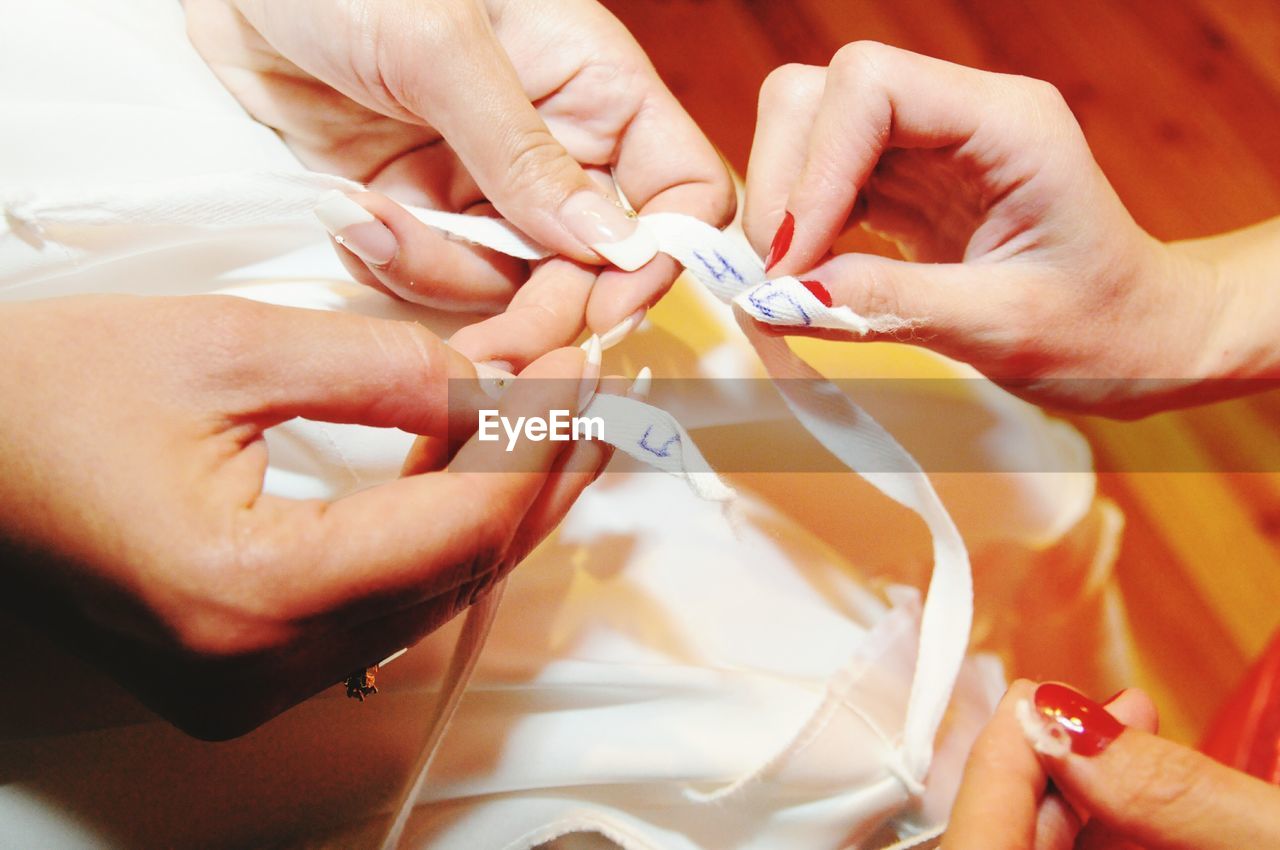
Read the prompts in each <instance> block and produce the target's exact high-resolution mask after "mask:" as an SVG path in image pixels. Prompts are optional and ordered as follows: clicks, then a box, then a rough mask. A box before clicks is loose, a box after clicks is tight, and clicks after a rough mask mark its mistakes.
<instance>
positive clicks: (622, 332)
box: [600, 307, 648, 351]
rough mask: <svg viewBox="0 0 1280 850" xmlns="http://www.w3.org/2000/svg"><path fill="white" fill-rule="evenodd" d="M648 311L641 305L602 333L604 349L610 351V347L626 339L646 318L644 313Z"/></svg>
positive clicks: (601, 345) (601, 339)
mask: <svg viewBox="0 0 1280 850" xmlns="http://www.w3.org/2000/svg"><path fill="white" fill-rule="evenodd" d="M647 312H648V311H647V310H646V309H645V308H643V307H641V308H640V309H639V310H636V311H635V312H634V313H632V314H631V315H630V316H627V317H626V318H625V319H623V320H622V321H621V322H618V324H616V325H614V326H613V327H611V328H609V330H607V331H605V332H604V333H603V334H601V335H600V348H601V349H602V350H604V351H608V350H609V349H610V348H613V347H614V346H615V345H617V344H618V343H620V342H622V341H623V340H624V339H626V338H627V337H628V336H629V335H630V334H631V332H632V331H634V330H635V329H636V327H637V326H638V325H639V324H640V321H641V320H642V319H643V318H644V314H645V313H647Z"/></svg>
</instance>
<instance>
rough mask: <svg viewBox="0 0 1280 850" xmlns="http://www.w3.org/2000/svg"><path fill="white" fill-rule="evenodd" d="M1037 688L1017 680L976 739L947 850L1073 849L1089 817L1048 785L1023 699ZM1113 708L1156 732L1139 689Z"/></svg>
mask: <svg viewBox="0 0 1280 850" xmlns="http://www.w3.org/2000/svg"><path fill="white" fill-rule="evenodd" d="M1035 690H1036V685H1035V683H1033V682H1028V681H1026V680H1019V681H1017V682H1014V683H1013V684H1012V685H1011V686H1010V687H1009V690H1008V692H1007V693H1006V694H1005V696H1004V698H1003V699H1002V700H1001V701H1000V705H999V706H997V708H996V712H995V714H994V715H993V717H992V719H991V722H990V723H989V724H988V725H987V726H986V728H985V729H983V731H982V734H981V735H979V736H978V739H977V740H976V741H975V742H974V745H973V749H972V750H971V752H970V754H969V760H968V762H967V763H966V764H965V772H964V779H963V782H962V784H961V786H960V793H959V795H958V796H957V798H956V802H955V806H954V807H953V809H952V814H951V822H950V824H949V825H948V827H947V838H946V846H947V847H948V848H949V850H966V848H972V850H979V848H981V850H1000V848H1008V850H1069V848H1071V847H1072V846H1073V844H1074V842H1075V839H1076V835H1077V833H1079V831H1080V828H1081V825H1082V822H1083V817H1082V814H1081V813H1080V812H1077V810H1076V809H1075V808H1074V807H1073V806H1072V805H1071V804H1070V803H1069V802H1068V801H1067V800H1066V799H1065V798H1064V797H1063V796H1062V795H1061V794H1060V793H1058V791H1057V790H1056V789H1055V788H1054V787H1053V786H1052V785H1050V784H1049V775H1048V773H1047V772H1046V771H1045V769H1044V767H1043V766H1042V765H1041V763H1040V761H1039V759H1038V758H1037V755H1036V752H1035V750H1033V749H1032V747H1031V746H1030V744H1029V743H1028V741H1027V739H1026V737H1025V734H1024V732H1023V727H1022V723H1021V720H1020V718H1019V703H1021V702H1027V701H1030V700H1031V699H1033V696H1034V693H1035ZM1108 708H1109V710H1111V711H1112V712H1114V713H1115V714H1116V716H1117V717H1122V718H1124V719H1125V721H1126V722H1129V723H1132V724H1133V725H1134V726H1135V727H1136V728H1141V729H1152V730H1153V729H1154V728H1155V724H1156V718H1155V709H1154V706H1152V705H1151V701H1150V700H1149V699H1147V697H1146V696H1145V695H1144V694H1142V693H1141V692H1139V691H1133V690H1129V691H1124V692H1122V693H1121V694H1119V695H1117V697H1116V698H1114V700H1113V701H1112V702H1110V703H1108Z"/></svg>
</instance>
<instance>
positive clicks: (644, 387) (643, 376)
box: [627, 366, 653, 399]
mask: <svg viewBox="0 0 1280 850" xmlns="http://www.w3.org/2000/svg"><path fill="white" fill-rule="evenodd" d="M652 386H653V372H651V371H650V370H649V367H648V366H645V367H644V368H642V369H641V370H640V371H639V372H637V373H636V379H635V381H634V382H633V383H632V384H631V389H629V390H627V395H629V396H631V397H632V398H641V399H643V398H648V397H649V390H650V389H651V388H652Z"/></svg>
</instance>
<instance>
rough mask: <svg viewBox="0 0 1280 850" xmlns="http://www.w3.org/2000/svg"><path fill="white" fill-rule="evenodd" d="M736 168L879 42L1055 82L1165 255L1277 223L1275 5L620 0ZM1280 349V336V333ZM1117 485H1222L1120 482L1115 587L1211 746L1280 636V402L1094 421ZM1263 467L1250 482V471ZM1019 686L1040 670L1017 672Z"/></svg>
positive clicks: (1085, 423)
mask: <svg viewBox="0 0 1280 850" xmlns="http://www.w3.org/2000/svg"><path fill="white" fill-rule="evenodd" d="M606 5H607V6H609V7H610V8H611V9H612V10H613V11H614V12H615V13H616V14H617V15H618V16H619V17H620V18H622V20H623V21H624V22H625V23H626V24H627V25H628V26H629V27H630V28H631V30H632V32H633V33H634V34H635V35H636V37H637V39H638V40H639V41H640V43H641V44H642V45H643V46H644V47H645V48H646V50H647V51H648V52H649V54H650V56H651V57H652V58H653V61H654V63H655V64H656V65H657V67H658V70H659V72H660V73H661V74H662V75H663V77H664V79H666V81H667V83H668V84H669V85H670V86H671V87H672V89H673V90H674V91H675V92H676V94H677V96H678V97H680V99H681V100H682V101H683V102H684V104H685V105H686V107H687V108H688V110H689V111H690V112H691V113H692V115H693V117H694V119H695V120H697V121H698V122H699V123H700V124H701V125H702V127H703V128H704V129H705V130H706V132H707V133H708V135H709V136H710V137H711V139H712V140H713V141H714V142H715V143H716V144H717V145H719V147H720V149H721V150H722V151H723V152H724V154H725V155H726V156H727V157H728V159H729V160H730V162H731V163H732V164H733V166H734V167H735V168H737V169H738V170H739V171H741V170H743V169H745V167H746V164H747V155H748V153H749V151H750V145H751V135H752V130H753V126H754V123H755V111H756V95H757V92H758V91H759V87H760V83H761V82H762V81H763V79H764V77H765V75H766V74H767V73H768V72H769V70H770V69H772V68H774V67H776V66H777V65H780V64H783V63H786V62H805V63H811V64H823V65H825V64H826V63H827V61H828V60H829V59H830V57H831V55H832V53H833V52H834V51H835V50H836V49H837V48H838V47H840V46H841V45H843V44H845V43H847V42H850V41H855V40H858V39H875V40H878V41H883V42H886V43H889V44H894V45H897V46H899V47H904V48H907V49H910V50H915V51H919V52H922V53H927V54H930V55H933V56H938V57H941V58H944V59H949V60H952V61H955V62H962V63H964V64H967V65H972V66H975V67H979V68H986V69H990V70H996V71H1004V72H1012V73H1019V74H1027V75H1030V76H1035V77H1040V78H1043V79H1046V80H1049V81H1051V82H1053V83H1054V84H1055V85H1057V86H1058V88H1059V89H1061V91H1062V92H1063V94H1064V95H1065V96H1066V98H1067V100H1068V102H1069V103H1070V104H1071V106H1072V108H1073V109H1074V110H1075V113H1076V115H1077V117H1078V118H1079V120H1080V122H1081V124H1082V125H1083V126H1084V129H1085V132H1086V134H1087V135H1088V137H1089V139H1090V142H1091V143H1092V145H1093V148H1094V151H1095V154H1096V156H1097V159H1098V161H1099V162H1100V163H1101V164H1102V167H1103V169H1104V170H1105V171H1106V173H1107V175H1108V176H1109V177H1110V179H1111V180H1112V182H1113V183H1114V184H1115V186H1116V188H1117V189H1118V191H1119V192H1120V195H1121V197H1123V198H1124V200H1125V202H1126V203H1127V204H1128V205H1129V208H1130V210H1132V212H1133V214H1134V216H1135V217H1136V218H1137V220H1138V221H1139V223H1141V224H1142V225H1143V226H1144V227H1146V228H1147V229H1148V230H1150V231H1151V232H1152V233H1153V234H1155V235H1156V236H1158V237H1161V238H1164V239H1177V238H1185V237H1191V236H1199V235H1207V234H1211V233H1215V232H1220V231H1223V230H1228V229H1232V228H1236V227H1240V226H1243V225H1247V224H1251V223H1253V222H1257V221H1260V220H1262V219H1264V218H1269V217H1272V216H1276V215H1280V3H1277V2H1275V0H1121V2H1116V0H1037V1H1036V2H1033V3H1028V2H1025V0H850V2H839V0H631V2H622V1H621V0H606ZM1277 333H1278V334H1280V329H1277ZM1077 425H1078V426H1079V427H1080V428H1081V430H1082V431H1084V432H1085V433H1086V434H1087V435H1088V436H1089V438H1090V440H1091V441H1092V443H1093V445H1094V447H1095V451H1096V452H1097V454H1098V456H1099V458H1100V460H1101V461H1102V462H1103V464H1104V465H1106V466H1107V467H1108V468H1112V469H1126V468H1132V469H1151V468H1156V467H1159V466H1160V464H1161V463H1162V459H1165V458H1167V457H1169V456H1171V455H1173V454H1177V456H1179V457H1189V458H1198V459H1200V460H1201V461H1202V462H1203V464H1204V467H1203V468H1206V469H1214V470H1219V471H1216V472H1184V473H1168V472H1162V473H1152V472H1114V473H1106V474H1104V475H1103V476H1102V477H1101V487H1102V490H1103V492H1104V493H1105V494H1106V495H1107V496H1109V497H1110V498H1111V499H1113V500H1114V501H1115V502H1116V503H1117V504H1119V506H1120V507H1121V508H1122V509H1123V511H1124V513H1125V515H1126V521H1127V526H1126V532H1125V538H1124V544H1123V548H1122V551H1121V554H1120V560H1119V564H1118V566H1117V570H1116V580H1117V582H1118V586H1119V588H1120V590H1121V592H1122V595H1123V599H1124V603H1125V606H1126V608H1127V611H1128V615H1129V618H1130V620H1131V623H1132V627H1133V633H1134V639H1135V648H1136V653H1137V659H1138V682H1137V684H1141V685H1143V686H1144V687H1147V688H1148V690H1150V691H1151V692H1152V693H1153V694H1154V695H1155V696H1156V698H1157V701H1158V702H1159V703H1160V704H1161V709H1162V713H1163V717H1164V724H1165V729H1166V731H1167V732H1168V733H1169V734H1171V735H1172V736H1173V737H1176V738H1180V739H1182V740H1194V739H1196V738H1197V737H1199V734H1200V731H1201V730H1202V728H1203V726H1204V724H1205V723H1207V722H1208V720H1209V719H1210V718H1211V716H1212V713H1213V711H1214V709H1215V707H1216V706H1217V705H1218V703H1219V702H1220V700H1221V699H1222V698H1223V696H1224V694H1225V693H1226V692H1227V691H1228V690H1229V689H1230V688H1231V686H1232V685H1233V684H1234V683H1235V682H1236V681H1237V680H1238V678H1239V677H1240V676H1241V674H1242V673H1243V671H1244V669H1245V666H1246V665H1247V662H1248V659H1250V658H1251V657H1253V656H1254V655H1255V654H1256V653H1257V652H1258V651H1259V650H1260V649H1261V647H1262V646H1263V644H1264V643H1265V641H1266V640H1267V638H1268V636H1269V635H1270V634H1271V633H1272V632H1273V631H1275V630H1276V628H1277V627H1278V626H1280V473H1277V472H1275V471H1270V470H1280V464H1278V463H1277V460H1276V458H1277V453H1276V446H1277V444H1280V395H1277V394H1271V395H1268V396H1258V397H1254V398H1252V399H1248V400H1245V401H1238V402H1233V403H1229V404H1222V405H1215V406H1213V407H1211V408H1205V409H1201V410H1197V411H1194V412H1187V413H1180V414H1177V415H1166V416H1161V417H1156V418H1153V419H1150V420H1146V421H1143V422H1139V423H1127V424H1119V423H1110V422H1101V421H1096V420H1089V419H1081V420H1078V421H1077ZM1251 469H1252V470H1260V471H1256V472H1242V471H1241V470H1251ZM1014 672H1015V673H1019V672H1027V671H1016V670H1015V671H1014Z"/></svg>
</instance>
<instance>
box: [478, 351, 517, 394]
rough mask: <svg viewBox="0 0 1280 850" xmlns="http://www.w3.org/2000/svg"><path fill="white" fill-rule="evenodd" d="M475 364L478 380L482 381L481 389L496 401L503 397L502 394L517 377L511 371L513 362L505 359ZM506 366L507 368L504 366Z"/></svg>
mask: <svg viewBox="0 0 1280 850" xmlns="http://www.w3.org/2000/svg"><path fill="white" fill-rule="evenodd" d="M475 365H476V380H477V381H479V382H480V389H481V391H483V392H484V394H485V395H487V396H488V397H489V398H491V399H493V400H494V401H497V400H498V399H500V398H502V394H503V393H504V392H506V390H507V387H508V386H510V385H511V381H513V380H514V379H515V375H513V374H511V371H510V369H511V364H510V363H507V362H506V361H505V360H488V361H486V362H484V363H477V364H475ZM504 366H505V367H507V368H505V369H504V368H502V367H504Z"/></svg>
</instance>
